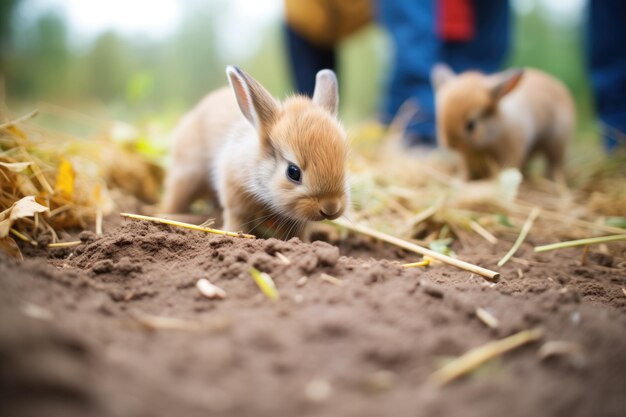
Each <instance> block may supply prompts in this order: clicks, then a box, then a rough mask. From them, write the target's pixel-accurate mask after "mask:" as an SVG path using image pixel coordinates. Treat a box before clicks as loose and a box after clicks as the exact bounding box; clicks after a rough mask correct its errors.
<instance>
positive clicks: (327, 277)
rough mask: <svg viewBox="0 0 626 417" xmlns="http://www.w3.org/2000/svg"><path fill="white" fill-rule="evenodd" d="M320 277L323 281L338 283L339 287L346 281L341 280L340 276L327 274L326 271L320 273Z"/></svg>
mask: <svg viewBox="0 0 626 417" xmlns="http://www.w3.org/2000/svg"><path fill="white" fill-rule="evenodd" d="M320 279H321V280H322V281H326V282H328V283H329V284H333V285H336V286H338V287H341V286H342V285H343V284H344V282H343V281H342V280H340V279H339V278H336V277H334V276H332V275H328V274H325V273H322V274H321V275H320Z"/></svg>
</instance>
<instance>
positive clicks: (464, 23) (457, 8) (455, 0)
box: [437, 0, 475, 42]
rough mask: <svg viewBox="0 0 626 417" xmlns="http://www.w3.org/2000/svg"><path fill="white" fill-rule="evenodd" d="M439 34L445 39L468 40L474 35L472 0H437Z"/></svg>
mask: <svg viewBox="0 0 626 417" xmlns="http://www.w3.org/2000/svg"><path fill="white" fill-rule="evenodd" d="M437 7H438V10H437V34H438V35H439V37H440V38H441V39H443V40H444V41H457V42H468V41H470V40H472V38H473V37H474V24H475V22H474V5H473V4H472V0H437Z"/></svg>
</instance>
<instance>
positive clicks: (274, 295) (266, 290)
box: [250, 268, 280, 300]
mask: <svg viewBox="0 0 626 417" xmlns="http://www.w3.org/2000/svg"><path fill="white" fill-rule="evenodd" d="M250 274H251V275H252V278H254V281H256V285H258V286H259V288H260V289H261V291H263V294H265V296H266V297H267V298H269V299H270V300H278V299H279V298H280V294H278V290H277V289H276V284H274V280H273V279H272V277H270V276H269V275H268V274H266V273H265V272H261V271H259V270H258V269H256V268H252V269H251V270H250Z"/></svg>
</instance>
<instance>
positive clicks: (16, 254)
mask: <svg viewBox="0 0 626 417" xmlns="http://www.w3.org/2000/svg"><path fill="white" fill-rule="evenodd" d="M0 251H3V252H4V253H6V254H7V255H9V256H10V257H11V258H13V259H18V260H20V261H23V260H24V257H23V256H22V252H21V251H20V248H19V247H18V246H17V243H15V240H13V238H11V237H8V236H7V237H5V238H2V239H0Z"/></svg>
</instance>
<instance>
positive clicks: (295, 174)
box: [287, 163, 302, 184]
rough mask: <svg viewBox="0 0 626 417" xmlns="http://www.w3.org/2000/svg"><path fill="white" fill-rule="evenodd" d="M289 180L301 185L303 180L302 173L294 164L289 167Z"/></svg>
mask: <svg viewBox="0 0 626 417" xmlns="http://www.w3.org/2000/svg"><path fill="white" fill-rule="evenodd" d="M287 178H289V179H290V180H291V181H292V182H295V183H296V184H300V182H301V179H302V171H300V168H298V167H297V166H296V165H294V164H291V163H290V164H289V165H287Z"/></svg>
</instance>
